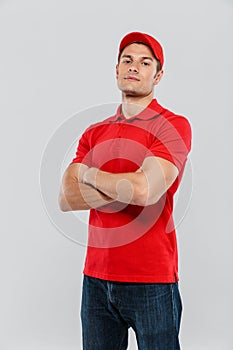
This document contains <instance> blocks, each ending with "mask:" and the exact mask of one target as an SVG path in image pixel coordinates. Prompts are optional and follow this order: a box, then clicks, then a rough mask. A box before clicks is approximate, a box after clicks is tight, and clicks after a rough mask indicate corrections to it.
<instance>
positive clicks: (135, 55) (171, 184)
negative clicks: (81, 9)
mask: <svg viewBox="0 0 233 350" xmlns="http://www.w3.org/2000/svg"><path fill="white" fill-rule="evenodd" d="M163 63H164V57H163V50H162V47H161V45H160V44H159V43H158V41H157V40H156V39H155V38H153V37H151V36H150V35H148V34H144V33H140V32H132V33H129V34H127V35H126V36H125V37H124V38H123V39H122V40H121V43H120V46H119V54H118V63H117V65H116V78H117V83H118V87H119V89H120V90H121V92H122V104H121V105H120V106H119V107H118V109H117V112H116V114H115V115H114V116H111V117H109V118H108V119H106V120H104V121H101V122H98V123H96V124H94V125H91V126H90V127H89V128H88V129H87V130H86V131H85V132H84V133H83V135H82V137H81V139H80V141H79V145H78V148H77V153H76V157H75V158H74V159H73V161H72V163H71V164H70V165H69V166H68V168H67V170H66V171H65V174H64V176H63V180H62V186H61V191H60V208H61V210H62V211H70V210H85V209H86V210H89V209H90V220H89V236H88V247H87V254H86V261H85V268H84V280H83V294H82V308H81V319H82V330H83V349H85V350H87V349H88V350H105V349H106V350H109V349H111V350H119V349H121V350H123V349H127V342H128V329H129V327H132V328H133V330H134V331H135V333H136V338H137V343H138V348H139V349H141V350H152V349H153V350H154V349H157V350H173V349H174V350H175V349H176V350H177V349H180V345H179V327H180V320H181V311H182V303H181V298H180V294H179V289H178V279H179V278H178V259H177V244H176V232H175V228H174V225H173V219H172V211H173V196H174V194H175V192H176V190H177V188H178V186H179V184H180V181H181V178H182V174H183V171H184V167H185V163H186V160H187V155H188V153H189V151H190V148H191V128H190V124H189V122H188V120H187V119H186V118H184V117H182V116H178V115H175V114H174V113H172V112H171V111H169V110H167V109H165V108H163V107H162V106H161V105H159V104H158V102H157V100H156V99H154V97H153V95H154V87H155V85H157V84H158V83H159V82H160V80H161V78H162V76H163Z"/></svg>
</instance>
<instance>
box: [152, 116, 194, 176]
mask: <svg viewBox="0 0 233 350" xmlns="http://www.w3.org/2000/svg"><path fill="white" fill-rule="evenodd" d="M191 138H192V131H191V126H190V123H189V121H188V120H187V119H186V118H185V117H182V116H173V117H171V118H169V119H167V118H163V119H162V121H161V123H160V126H159V128H158V129H157V131H156V135H155V137H154V140H153V142H152V144H151V146H150V148H149V150H148V154H147V156H149V155H150V156H151V155H154V156H156V157H161V158H164V159H166V160H168V161H170V162H172V163H173V164H174V165H175V166H176V167H177V168H178V170H179V171H180V170H181V169H182V167H183V166H184V164H185V162H186V160H187V156H188V154H189V152H190V150H191Z"/></svg>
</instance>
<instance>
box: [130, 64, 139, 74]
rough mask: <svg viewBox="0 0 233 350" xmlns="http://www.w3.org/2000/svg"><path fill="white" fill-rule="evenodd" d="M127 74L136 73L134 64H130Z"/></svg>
mask: <svg viewBox="0 0 233 350" xmlns="http://www.w3.org/2000/svg"><path fill="white" fill-rule="evenodd" d="M128 71H129V72H134V73H138V66H137V64H136V63H132V64H131V65H130V67H129V68H128Z"/></svg>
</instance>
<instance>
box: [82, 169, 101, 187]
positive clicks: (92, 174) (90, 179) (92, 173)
mask: <svg viewBox="0 0 233 350" xmlns="http://www.w3.org/2000/svg"><path fill="white" fill-rule="evenodd" d="M98 170H99V169H98V168H88V169H87V170H86V171H85V172H84V174H83V180H82V182H83V183H84V184H88V185H92V186H93V187H95V182H96V181H95V179H96V175H97V171H98Z"/></svg>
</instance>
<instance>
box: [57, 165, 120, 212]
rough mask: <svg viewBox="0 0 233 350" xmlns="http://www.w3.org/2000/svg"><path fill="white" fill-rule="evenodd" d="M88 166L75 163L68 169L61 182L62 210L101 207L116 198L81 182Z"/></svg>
mask: <svg viewBox="0 0 233 350" xmlns="http://www.w3.org/2000/svg"><path fill="white" fill-rule="evenodd" d="M87 169H88V167H87V166H86V165H84V164H81V163H73V164H70V165H69V166H68V168H67V169H66V171H65V173H64V175H63V178H62V183H61V188H60V194H59V206H60V209H61V210H62V211H72V210H88V209H91V208H100V207H102V206H105V205H107V204H109V203H112V202H113V201H114V200H113V199H112V198H110V197H108V196H106V195H105V194H103V193H101V192H99V191H98V190H96V189H94V188H93V187H91V186H89V185H86V184H83V183H81V181H80V179H82V174H83V172H84V171H86V170H87Z"/></svg>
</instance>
